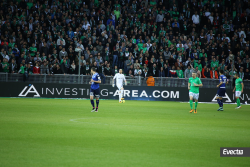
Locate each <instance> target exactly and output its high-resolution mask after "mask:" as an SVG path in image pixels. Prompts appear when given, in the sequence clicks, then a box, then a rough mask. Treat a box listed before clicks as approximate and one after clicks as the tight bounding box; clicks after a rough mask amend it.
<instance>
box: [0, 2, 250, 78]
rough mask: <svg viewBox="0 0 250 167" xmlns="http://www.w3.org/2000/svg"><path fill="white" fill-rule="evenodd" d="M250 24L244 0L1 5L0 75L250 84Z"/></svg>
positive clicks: (4, 3) (248, 6)
mask: <svg viewBox="0 0 250 167" xmlns="http://www.w3.org/2000/svg"><path fill="white" fill-rule="evenodd" d="M249 16H250V2H248V1H247V0H244V1H243V0H223V1H222V0H221V1H216V0H215V1H208V0H200V1H197V0H192V1H189V0H169V1H166V0H137V1H135V0H99V1H98V0H49V1H43V0H16V1H15V0H13V1H7V0H3V1H1V4H0V34H1V39H0V40H1V41H0V43H1V52H0V72H7V73H19V74H23V75H24V77H25V78H27V77H28V76H29V75H38V74H48V75H54V74H65V75H66V74H78V72H79V71H78V67H79V64H80V74H83V75H90V69H91V67H93V66H94V67H96V68H97V70H98V72H99V73H100V75H101V77H102V78H105V76H114V75H115V74H116V73H117V72H118V69H120V68H122V69H124V73H125V74H126V75H127V76H130V77H134V76H142V77H148V76H149V75H153V76H154V77H173V78H189V77H191V73H192V72H193V71H197V72H198V74H199V76H200V77H201V78H214V79H217V78H218V75H219V73H218V71H219V70H220V69H223V70H224V72H225V74H226V75H232V74H234V73H236V72H238V73H239V74H240V77H241V78H242V79H245V80H249V79H250V75H249V74H250V73H249V70H250V62H249V55H250V50H249V40H250V27H249V23H250V17H249ZM76 48H78V49H81V57H80V59H79V58H78V53H77V52H76V51H75V49H76Z"/></svg>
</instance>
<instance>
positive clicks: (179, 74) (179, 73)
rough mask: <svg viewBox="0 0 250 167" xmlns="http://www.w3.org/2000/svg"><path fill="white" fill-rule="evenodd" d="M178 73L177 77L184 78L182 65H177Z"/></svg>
mask: <svg viewBox="0 0 250 167" xmlns="http://www.w3.org/2000/svg"><path fill="white" fill-rule="evenodd" d="M176 74H177V78H184V75H183V71H182V70H181V68H180V67H177V70H176Z"/></svg>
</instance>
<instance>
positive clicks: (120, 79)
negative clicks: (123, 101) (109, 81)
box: [114, 73, 126, 88]
mask: <svg viewBox="0 0 250 167" xmlns="http://www.w3.org/2000/svg"><path fill="white" fill-rule="evenodd" d="M114 79H116V86H117V87H118V88H121V87H123V81H124V82H125V81H126V79H125V76H124V74H120V73H117V74H115V76H114Z"/></svg>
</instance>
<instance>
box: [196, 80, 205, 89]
mask: <svg viewBox="0 0 250 167" xmlns="http://www.w3.org/2000/svg"><path fill="white" fill-rule="evenodd" d="M194 86H199V87H201V86H203V84H202V82H201V80H199V84H194Z"/></svg>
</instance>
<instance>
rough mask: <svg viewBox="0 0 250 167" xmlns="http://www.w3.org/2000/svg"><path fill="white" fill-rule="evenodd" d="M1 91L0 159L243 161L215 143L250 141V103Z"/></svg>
mask: <svg viewBox="0 0 250 167" xmlns="http://www.w3.org/2000/svg"><path fill="white" fill-rule="evenodd" d="M235 107H236V105H231V104H225V105H224V111H217V109H218V105H217V104H199V105H198V110H197V114H194V113H192V114H190V113H189V110H190V108H189V104H188V103H179V102H156V101H126V103H123V104H119V103H118V100H100V106H99V112H98V113H91V112H90V111H91V105H90V101H89V100H66V99H38V98H35V99H32V98H1V99H0V166H1V167H64V166H65V167H166V166H168V167H196V166H197V167H200V166H202V167H229V166H231V167H236V166H237V167H241V166H242V167H246V166H250V157H220V147H250V106H247V105H243V106H242V108H241V109H239V110H236V109H234V108H235Z"/></svg>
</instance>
